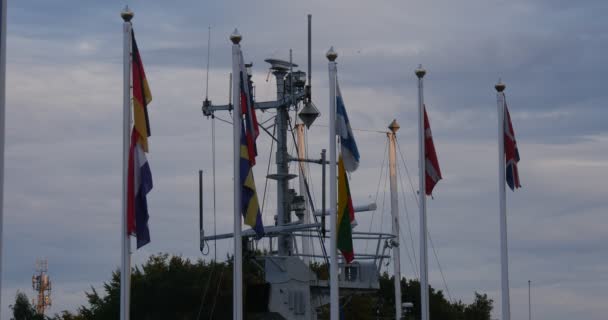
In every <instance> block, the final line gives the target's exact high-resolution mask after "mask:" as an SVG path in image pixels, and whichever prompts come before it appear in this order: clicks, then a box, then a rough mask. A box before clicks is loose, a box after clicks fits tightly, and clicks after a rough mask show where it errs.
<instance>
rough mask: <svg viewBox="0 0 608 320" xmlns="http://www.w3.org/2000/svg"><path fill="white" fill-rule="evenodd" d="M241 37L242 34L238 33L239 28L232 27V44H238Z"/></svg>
mask: <svg viewBox="0 0 608 320" xmlns="http://www.w3.org/2000/svg"><path fill="white" fill-rule="evenodd" d="M242 39H243V36H241V34H240V33H239V30H238V29H236V28H234V32H232V34H231V35H230V41H232V43H234V44H239V43H240V42H241V40H242Z"/></svg>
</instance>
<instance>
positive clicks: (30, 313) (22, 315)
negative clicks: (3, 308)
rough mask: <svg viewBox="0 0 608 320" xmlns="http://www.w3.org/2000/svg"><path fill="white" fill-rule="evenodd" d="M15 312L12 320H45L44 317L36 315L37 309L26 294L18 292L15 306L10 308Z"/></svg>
mask: <svg viewBox="0 0 608 320" xmlns="http://www.w3.org/2000/svg"><path fill="white" fill-rule="evenodd" d="M10 308H11V310H13V317H12V318H11V320H44V316H43V315H39V314H37V313H36V309H34V307H33V306H32V305H31V304H30V300H29V299H28V298H27V296H26V295H25V293H23V292H19V291H17V294H16V295H15V304H13V305H11V306H10Z"/></svg>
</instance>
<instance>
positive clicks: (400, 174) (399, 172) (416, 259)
mask: <svg viewBox="0 0 608 320" xmlns="http://www.w3.org/2000/svg"><path fill="white" fill-rule="evenodd" d="M397 173H398V174H399V184H400V185H401V195H402V197H403V207H404V209H405V220H406V221H407V229H408V231H409V235H410V248H411V249H412V253H413V255H414V260H415V261H418V258H417V257H416V249H415V248H414V235H413V234H414V233H413V232H412V224H411V220H410V212H409V210H408V208H407V201H406V198H405V188H404V187H403V175H402V172H401V170H399V166H397ZM408 250H409V248H408ZM419 272H420V270H419V269H418V268H414V273H415V274H416V276H417V277H418V278H420V273H419Z"/></svg>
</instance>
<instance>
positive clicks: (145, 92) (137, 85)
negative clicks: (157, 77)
mask: <svg viewBox="0 0 608 320" xmlns="http://www.w3.org/2000/svg"><path fill="white" fill-rule="evenodd" d="M131 35H132V40H133V44H132V52H133V53H132V59H133V60H132V61H133V63H132V64H131V65H132V74H133V121H134V127H135V130H136V131H137V133H138V135H139V143H140V145H141V147H142V149H143V150H144V152H148V137H149V136H150V120H149V119H148V107H147V106H148V103H150V102H151V101H152V94H151V93H150V87H148V80H147V79H146V73H145V72H144V65H143V63H142V62H141V56H140V55H139V50H138V49H137V43H136V42H135V33H133V32H131Z"/></svg>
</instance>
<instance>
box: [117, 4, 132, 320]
mask: <svg viewBox="0 0 608 320" xmlns="http://www.w3.org/2000/svg"><path fill="white" fill-rule="evenodd" d="M120 15H121V17H122V19H123V20H124V23H123V69H122V70H123V71H122V74H123V95H122V102H123V129H122V215H121V216H122V219H121V220H122V228H121V231H120V233H121V241H122V250H121V252H122V260H121V270H120V320H129V318H130V312H129V309H130V300H131V299H130V298H131V297H130V295H131V239H130V238H129V234H128V230H127V180H128V170H129V165H128V162H129V147H130V134H131V133H130V129H131V30H132V29H131V19H133V12H132V11H131V10H129V7H125V9H124V10H123V11H122V12H121V14H120Z"/></svg>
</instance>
